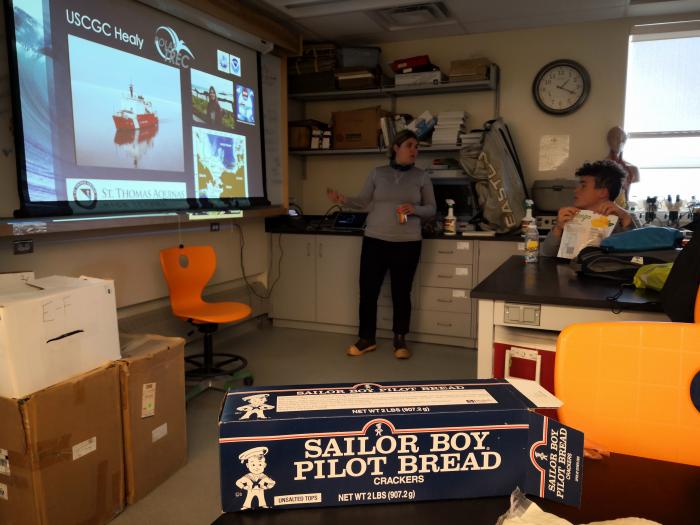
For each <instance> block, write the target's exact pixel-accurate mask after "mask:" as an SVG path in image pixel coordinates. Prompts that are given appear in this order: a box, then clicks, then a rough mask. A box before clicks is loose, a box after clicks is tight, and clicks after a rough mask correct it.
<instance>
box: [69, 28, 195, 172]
mask: <svg viewBox="0 0 700 525" xmlns="http://www.w3.org/2000/svg"><path fill="white" fill-rule="evenodd" d="M68 44H69V54H70V79H71V91H72V95H73V132H74V134H75V157H76V163H77V164H78V165H79V166H106V167H113V168H140V169H147V170H167V171H183V170H184V163H185V162H184V158H183V151H182V104H181V98H182V97H181V96H180V71H179V70H178V69H177V68H174V67H171V66H166V65H164V64H159V63H158V62H154V61H153V60H148V59H145V58H141V57H139V56H137V55H132V54H129V53H125V52H123V51H118V50H116V49H112V48H110V47H107V46H103V45H101V44H95V43H94V42H90V41H89V40H83V39H82V38H77V37H74V36H72V35H71V36H69V37H68ZM106 64H109V67H104V66H105V65H106ZM98 71H99V74H96V72H98Z"/></svg>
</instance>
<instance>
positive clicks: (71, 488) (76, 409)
mask: <svg viewBox="0 0 700 525" xmlns="http://www.w3.org/2000/svg"><path fill="white" fill-rule="evenodd" d="M0 422H2V423H1V424H0V523H2V524H3V525H49V524H54V523H61V524H63V523H66V524H67V523H90V524H91V525H100V524H102V523H107V522H109V521H110V520H112V519H113V518H114V517H115V516H116V515H117V514H119V513H120V512H121V511H122V509H123V508H124V465H123V461H124V458H123V448H122V425H121V410H120V398H119V367H118V366H117V365H116V364H114V363H112V364H110V365H107V366H105V367H102V368H99V369H97V370H93V371H91V372H88V373H86V374H83V375H80V376H77V377H75V378H72V379H70V380H68V381H64V382H62V383H59V384H57V385H54V386H52V387H50V388H47V389H45V390H41V391H39V392H36V393H34V394H32V395H31V396H28V397H26V398H23V399H20V400H18V399H7V398H2V397H0Z"/></svg>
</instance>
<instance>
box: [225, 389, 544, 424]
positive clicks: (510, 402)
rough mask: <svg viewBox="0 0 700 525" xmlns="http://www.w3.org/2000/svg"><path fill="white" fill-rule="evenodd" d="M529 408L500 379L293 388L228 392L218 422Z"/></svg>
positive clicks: (527, 403)
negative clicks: (426, 410) (418, 409)
mask: <svg viewBox="0 0 700 525" xmlns="http://www.w3.org/2000/svg"><path fill="white" fill-rule="evenodd" d="M533 406H534V405H532V404H531V403H530V402H528V401H527V398H525V397H523V396H522V395H521V394H519V393H518V392H517V391H516V390H515V389H514V388H512V385H511V384H510V383H507V382H505V381H503V380H498V379H493V380H484V381H479V382H470V381H434V382H432V383H421V384H416V383H414V382H409V381H405V382H392V383H391V384H387V385H382V384H380V383H358V384H350V383H348V384H341V385H310V386H309V385H306V386H298V385H297V386H285V387H271V388H268V389H264V390H263V389H260V388H259V387H258V388H256V387H248V388H241V389H236V390H235V391H229V392H228V394H227V396H226V400H225V404H224V408H223V410H222V412H221V416H220V423H221V424H229V423H240V424H245V423H246V422H252V421H257V420H259V419H271V420H277V421H279V420H287V419H298V418H306V417H316V418H334V417H343V418H347V417H365V416H366V415H367V414H374V413H376V414H407V413H410V412H412V411H415V410H416V407H430V408H429V409H430V411H431V412H433V413H438V412H439V413H442V412H444V413H450V412H477V411H483V410H488V411H494V412H498V411H504V410H522V409H528V408H532V407H533Z"/></svg>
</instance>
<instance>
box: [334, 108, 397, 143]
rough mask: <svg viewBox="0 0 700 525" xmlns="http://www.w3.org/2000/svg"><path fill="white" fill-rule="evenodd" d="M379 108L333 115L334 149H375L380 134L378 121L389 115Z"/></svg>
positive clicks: (340, 112)
mask: <svg viewBox="0 0 700 525" xmlns="http://www.w3.org/2000/svg"><path fill="white" fill-rule="evenodd" d="M390 114H391V113H390V112H388V111H384V110H383V109H381V108H380V107H379V106H376V107H372V108H365V109H356V110H354V111H335V112H334V113H333V142H334V146H333V147H334V148H335V149H353V148H377V147H379V134H380V133H381V125H380V122H379V121H380V119H381V118H382V117H384V116H386V115H390Z"/></svg>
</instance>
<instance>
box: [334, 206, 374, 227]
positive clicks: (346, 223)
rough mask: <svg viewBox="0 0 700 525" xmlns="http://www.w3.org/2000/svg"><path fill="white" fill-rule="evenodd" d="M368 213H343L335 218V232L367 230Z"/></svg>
mask: <svg viewBox="0 0 700 525" xmlns="http://www.w3.org/2000/svg"><path fill="white" fill-rule="evenodd" d="M366 220H367V212H359V211H341V212H339V213H338V214H337V215H336V216H335V220H334V221H333V230H335V231H340V232H353V231H362V230H364V229H365V221H366Z"/></svg>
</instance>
